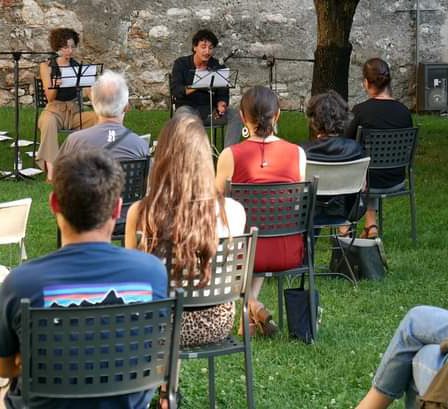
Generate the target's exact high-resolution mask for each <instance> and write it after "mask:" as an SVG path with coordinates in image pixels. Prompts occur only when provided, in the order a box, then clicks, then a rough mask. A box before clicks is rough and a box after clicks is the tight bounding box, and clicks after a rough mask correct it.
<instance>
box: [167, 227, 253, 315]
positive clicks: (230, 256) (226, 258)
mask: <svg viewBox="0 0 448 409" xmlns="http://www.w3.org/2000/svg"><path fill="white" fill-rule="evenodd" d="M256 230H257V229H253V231H251V233H250V234H244V235H241V236H235V237H230V238H222V239H220V241H219V245H218V249H217V252H216V254H215V256H214V257H213V259H212V265H211V271H212V274H211V279H210V282H209V283H208V284H207V285H206V286H204V287H202V288H198V283H199V279H196V280H193V281H189V280H187V279H184V280H182V282H181V283H176V282H175V281H174V280H172V281H171V282H170V292H171V294H172V293H173V291H174V289H175V288H176V287H180V288H182V289H183V290H184V294H185V300H184V306H185V307H205V306H213V305H217V304H223V303H226V302H230V301H234V300H237V299H239V298H241V297H244V295H245V294H246V286H247V283H250V282H251V276H252V269H253V258H254V253H255V242H256V237H257V232H256ZM174 258H175V254H174V253H172V255H171V262H170V263H166V264H167V269H171V265H172V264H173V261H174ZM185 274H186V273H185Z"/></svg>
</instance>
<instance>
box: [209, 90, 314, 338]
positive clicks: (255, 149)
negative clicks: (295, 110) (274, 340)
mask: <svg viewBox="0 0 448 409" xmlns="http://www.w3.org/2000/svg"><path fill="white" fill-rule="evenodd" d="M240 116H241V119H242V122H243V124H244V128H243V137H247V140H245V141H244V142H241V143H238V144H236V145H231V146H230V147H228V148H226V149H224V150H223V151H222V153H221V155H220V156H219V159H218V168H217V172H216V185H217V188H218V190H219V191H221V192H223V191H224V188H225V184H226V180H227V179H228V178H230V179H231V180H232V182H236V183H273V182H301V181H303V180H305V166H306V157H305V152H304V151H303V149H302V148H301V147H299V146H297V145H294V144H292V143H289V142H287V141H284V140H282V139H280V138H279V137H278V136H276V133H277V122H278V119H279V117H280V107H279V102H278V98H277V96H276V95H275V94H274V92H272V90H270V89H269V88H266V87H261V86H256V87H253V88H250V89H249V90H248V91H246V92H245V93H244V95H243V98H242V99H241V104H240ZM303 256H304V243H303V237H302V236H301V235H294V236H289V237H275V238H274V237H273V238H261V239H258V241H257V250H256V254H255V264H254V271H255V272H263V271H272V272H275V271H283V270H287V269H289V268H293V267H297V266H300V265H301V264H302V261H303ZM262 285H263V278H260V277H257V278H254V279H253V281H252V287H251V296H250V300H249V318H250V320H251V323H250V328H251V333H252V334H254V333H255V331H256V330H258V331H260V332H261V334H262V335H268V336H270V335H273V334H274V333H275V332H277V331H278V327H277V325H276V324H275V322H274V321H273V320H272V314H271V313H270V312H269V311H268V310H267V309H266V308H265V307H264V305H263V304H262V303H261V302H260V301H258V295H259V293H260V290H261V287H262ZM241 332H242V328H241V325H240V333H241Z"/></svg>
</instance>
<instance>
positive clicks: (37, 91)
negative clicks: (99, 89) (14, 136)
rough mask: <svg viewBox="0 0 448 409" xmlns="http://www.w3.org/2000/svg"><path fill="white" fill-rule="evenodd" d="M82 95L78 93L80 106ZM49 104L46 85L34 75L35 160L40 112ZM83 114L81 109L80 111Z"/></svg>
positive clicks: (62, 130) (69, 130)
mask: <svg viewBox="0 0 448 409" xmlns="http://www.w3.org/2000/svg"><path fill="white" fill-rule="evenodd" d="M80 98H81V96H80V95H78V99H79V102H80V106H82V100H81V99H80ZM47 104H48V100H47V97H46V96H45V91H44V85H43V83H42V80H41V79H40V78H37V77H34V140H33V161H35V160H36V147H37V131H38V122H39V114H40V111H41V110H42V109H44V108H45V107H46V106H47ZM79 112H80V115H81V110H80V111H79ZM73 131H74V129H60V130H59V132H60V133H65V134H69V133H71V132H73Z"/></svg>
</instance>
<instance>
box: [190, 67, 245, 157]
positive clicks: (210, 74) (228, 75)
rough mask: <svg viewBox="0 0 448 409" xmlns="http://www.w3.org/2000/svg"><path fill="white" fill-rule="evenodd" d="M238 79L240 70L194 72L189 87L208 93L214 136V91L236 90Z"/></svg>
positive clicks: (213, 146)
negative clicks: (223, 89)
mask: <svg viewBox="0 0 448 409" xmlns="http://www.w3.org/2000/svg"><path fill="white" fill-rule="evenodd" d="M237 78H238V70H231V69H230V68H219V69H217V70H194V79H193V83H192V84H191V85H190V86H188V88H191V89H204V90H207V91H208V95H209V103H210V128H211V130H212V134H213V91H214V90H216V89H222V88H235V86H236V81H237ZM211 142H212V141H211ZM211 145H212V149H213V150H214V151H215V153H219V152H218V149H217V148H216V146H215V145H214V144H213V143H211Z"/></svg>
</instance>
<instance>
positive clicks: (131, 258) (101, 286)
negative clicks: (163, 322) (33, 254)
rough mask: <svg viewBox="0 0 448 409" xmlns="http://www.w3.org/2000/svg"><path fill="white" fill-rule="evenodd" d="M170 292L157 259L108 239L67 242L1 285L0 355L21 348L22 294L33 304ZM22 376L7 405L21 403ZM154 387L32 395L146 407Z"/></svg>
mask: <svg viewBox="0 0 448 409" xmlns="http://www.w3.org/2000/svg"><path fill="white" fill-rule="evenodd" d="M166 296H167V273H166V269H165V266H164V265H163V264H162V263H161V261H160V260H159V259H157V258H156V257H154V256H151V255H149V254H146V253H142V252H138V251H134V250H127V249H123V248H121V247H116V246H113V245H111V244H109V243H103V242H95V243H81V244H73V245H68V246H65V247H63V248H61V249H59V250H58V251H56V252H54V253H52V254H49V255H47V256H44V257H41V258H38V259H35V260H32V261H30V262H28V263H25V264H22V265H21V266H19V267H18V268H16V269H15V270H13V271H12V272H11V273H10V274H9V275H8V276H7V278H6V279H5V281H4V282H3V284H2V286H1V287H0V357H10V356H12V355H14V354H16V353H17V352H20V344H19V335H20V333H21V330H20V310H19V309H20V299H22V298H29V299H30V301H31V306H33V307H42V306H44V307H52V306H64V307H69V306H79V305H81V306H83V305H86V306H88V305H95V304H117V303H118V304H120V303H131V302H146V301H151V300H157V299H161V298H165V297H166ZM19 384H20V380H15V381H14V382H13V384H12V385H11V389H10V391H9V392H8V394H7V396H6V398H5V400H6V403H7V407H8V408H14V409H16V408H17V409H18V408H22V407H23V402H22V399H21V396H20V390H19V389H20V388H19ZM150 397H151V391H147V392H141V393H133V394H129V395H122V396H116V397H112V398H98V399H70V400H67V399H37V398H36V399H33V400H32V402H31V405H30V406H31V408H45V409H62V408H63V409H75V408H76V409H78V408H80V407H84V408H86V409H87V408H88V409H106V408H107V409H118V408H120V409H121V408H126V409H131V408H132V409H144V408H146V407H147V405H148V402H149V400H150Z"/></svg>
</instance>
